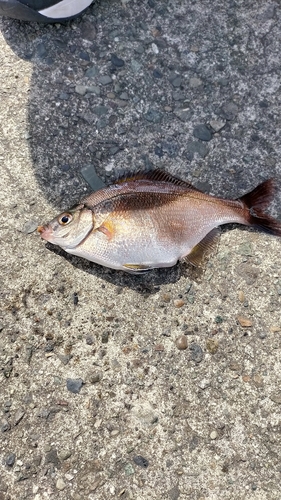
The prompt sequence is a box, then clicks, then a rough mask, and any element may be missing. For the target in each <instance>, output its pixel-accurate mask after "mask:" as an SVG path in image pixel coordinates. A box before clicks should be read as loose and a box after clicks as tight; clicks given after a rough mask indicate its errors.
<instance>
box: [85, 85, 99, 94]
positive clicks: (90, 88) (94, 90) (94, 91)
mask: <svg viewBox="0 0 281 500" xmlns="http://www.w3.org/2000/svg"><path fill="white" fill-rule="evenodd" d="M87 92H89V93H90V94H96V95H97V96H99V95H100V87H99V86H98V85H89V86H88V87H87Z"/></svg>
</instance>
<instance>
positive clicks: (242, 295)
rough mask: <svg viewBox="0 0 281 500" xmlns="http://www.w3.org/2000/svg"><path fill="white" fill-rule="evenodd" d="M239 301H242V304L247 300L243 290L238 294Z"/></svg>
mask: <svg viewBox="0 0 281 500" xmlns="http://www.w3.org/2000/svg"><path fill="white" fill-rule="evenodd" d="M238 299H239V300H240V302H244V300H245V294H244V292H243V291H242V290H239V292H238Z"/></svg>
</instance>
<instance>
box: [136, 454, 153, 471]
mask: <svg viewBox="0 0 281 500" xmlns="http://www.w3.org/2000/svg"><path fill="white" fill-rule="evenodd" d="M133 461H134V462H135V464H136V465H139V467H143V468H144V469H146V468H147V467H148V464H149V462H148V460H147V459H146V458H144V457H142V456H141V455H136V456H134V457H133Z"/></svg>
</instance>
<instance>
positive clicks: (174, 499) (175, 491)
mask: <svg viewBox="0 0 281 500" xmlns="http://www.w3.org/2000/svg"><path fill="white" fill-rule="evenodd" d="M180 494H181V492H180V490H179V488H178V486H173V488H171V489H170V490H169V491H168V495H169V499H170V500H178V498H179V496H180Z"/></svg>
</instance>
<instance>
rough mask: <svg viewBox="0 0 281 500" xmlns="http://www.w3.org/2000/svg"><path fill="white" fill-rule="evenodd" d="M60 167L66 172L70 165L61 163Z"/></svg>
mask: <svg viewBox="0 0 281 500" xmlns="http://www.w3.org/2000/svg"><path fill="white" fill-rule="evenodd" d="M60 168H61V170H62V171H63V172H68V170H70V165H61V167H60Z"/></svg>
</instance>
